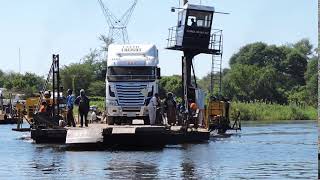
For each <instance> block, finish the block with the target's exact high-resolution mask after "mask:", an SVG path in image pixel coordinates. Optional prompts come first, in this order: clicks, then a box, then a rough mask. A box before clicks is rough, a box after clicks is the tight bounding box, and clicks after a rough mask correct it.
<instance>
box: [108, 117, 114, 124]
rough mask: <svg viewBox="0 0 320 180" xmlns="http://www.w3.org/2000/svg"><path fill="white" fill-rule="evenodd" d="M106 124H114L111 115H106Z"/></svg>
mask: <svg viewBox="0 0 320 180" xmlns="http://www.w3.org/2000/svg"><path fill="white" fill-rule="evenodd" d="M107 124H108V125H113V124H114V121H113V117H110V116H107Z"/></svg>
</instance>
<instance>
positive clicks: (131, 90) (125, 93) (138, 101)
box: [116, 84, 147, 111]
mask: <svg viewBox="0 0 320 180" xmlns="http://www.w3.org/2000/svg"><path fill="white" fill-rule="evenodd" d="M145 88H147V85H139V84H125V85H123V84H117V85H116V90H117V96H118V100H119V105H120V106H122V107H137V108H138V107H139V106H143V104H144V95H143V94H142V93H141V90H142V89H145ZM127 109H128V110H129V109H130V110H131V111H132V110H133V109H132V108H127ZM135 109H136V108H135ZM130 110H129V111H130ZM139 110H140V108H139Z"/></svg>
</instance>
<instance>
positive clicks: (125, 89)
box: [106, 44, 160, 125]
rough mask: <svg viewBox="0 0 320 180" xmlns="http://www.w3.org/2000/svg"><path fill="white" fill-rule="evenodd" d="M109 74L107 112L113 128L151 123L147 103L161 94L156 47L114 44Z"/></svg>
mask: <svg viewBox="0 0 320 180" xmlns="http://www.w3.org/2000/svg"><path fill="white" fill-rule="evenodd" d="M107 64H108V66H107V74H106V112H107V123H108V124H109V125H113V124H114V123H116V124H122V123H126V124H131V123H132V120H133V119H143V120H144V124H148V123H149V116H148V111H147V108H145V102H146V100H147V99H148V98H151V97H152V96H153V95H154V94H155V93H157V92H158V81H159V79H160V68H159V67H158V64H159V59H158V49H157V48H156V46H155V45H152V44H144V45H142V44H130V45H129V44H125V45H117V44H111V45H110V46H109V49H108V58H107Z"/></svg>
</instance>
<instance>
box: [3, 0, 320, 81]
mask: <svg viewBox="0 0 320 180" xmlns="http://www.w3.org/2000/svg"><path fill="white" fill-rule="evenodd" d="M131 2H132V0H121V1H120V0H108V4H109V5H110V6H111V7H110V8H111V9H112V10H113V11H114V12H115V14H119V15H120V14H121V12H123V11H124V9H126V8H127V7H129V4H130V3H131ZM178 2H179V1H178V0H158V1H155V0H138V4H137V6H136V9H135V11H134V13H133V16H132V19H131V21H130V23H129V26H128V32H129V38H130V42H131V43H153V44H156V45H157V47H158V48H159V53H160V67H161V68H162V74H163V75H172V74H180V73H181V72H180V70H181V68H180V66H181V64H180V59H181V55H182V53H181V52H176V51H169V50H165V46H166V40H165V39H166V38H167V35H168V28H169V27H171V26H174V25H176V21H177V16H176V14H175V13H172V12H170V8H171V7H172V6H176V7H177V6H178V4H179V3H178ZM191 3H199V0H191ZM202 4H206V5H211V6H215V8H216V10H217V11H224V12H230V13H231V14H230V15H215V17H214V28H218V29H223V31H224V55H223V66H224V67H228V61H229V58H230V56H232V54H234V53H235V52H237V51H238V50H239V48H240V47H241V46H243V45H245V44H247V43H252V42H256V41H263V42H266V43H268V44H276V45H283V44H287V43H291V42H296V41H298V40H300V39H302V38H309V39H310V41H311V42H312V43H313V44H314V46H317V43H318V42H317V0H241V1H239V0H237V1H235V0H202ZM0 17H1V19H0V29H1V31H0V32H1V33H0V54H1V58H0V69H1V70H5V71H16V72H18V70H19V63H18V59H19V58H18V57H19V56H18V49H19V48H21V55H22V59H21V61H22V63H21V70H22V72H33V73H36V74H39V75H45V74H46V73H47V71H48V70H49V66H50V64H51V54H52V53H59V54H60V59H61V64H65V65H66V64H70V63H73V62H79V60H80V58H81V57H83V56H84V55H85V54H87V53H88V52H89V51H90V48H91V49H94V48H97V47H99V46H100V45H101V42H100V41H99V40H98V36H99V34H107V32H108V26H107V24H106V21H105V19H104V16H103V14H102V12H101V9H100V7H99V5H98V2H97V1H96V0H90V1H88V0H28V1H22V0H0ZM210 64H211V62H210V56H208V55H199V56H198V57H196V59H195V68H196V74H197V75H198V76H200V77H202V76H204V75H206V74H207V73H208V72H210V66H211V65H210Z"/></svg>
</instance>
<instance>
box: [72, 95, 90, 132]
mask: <svg viewBox="0 0 320 180" xmlns="http://www.w3.org/2000/svg"><path fill="white" fill-rule="evenodd" d="M89 101H90V100H89V98H88V97H87V96H86V94H85V91H84V89H81V90H80V96H78V97H77V99H76V100H75V101H74V103H75V104H77V105H78V106H79V115H80V122H81V127H83V118H84V119H85V125H86V127H88V119H87V116H88V112H89V108H90V106H89Z"/></svg>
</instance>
